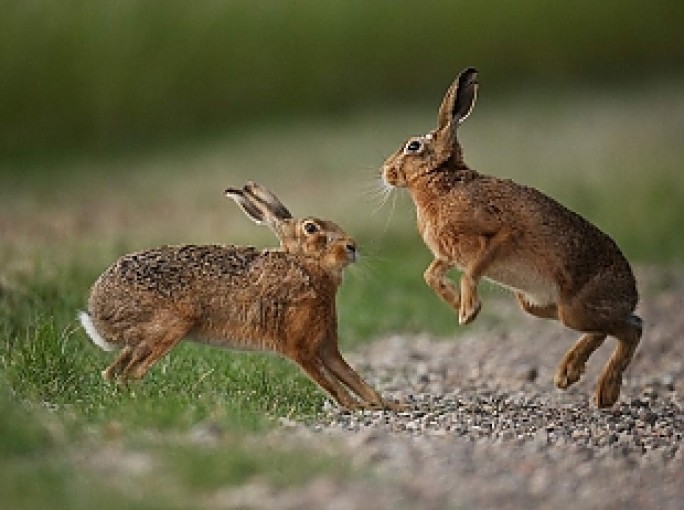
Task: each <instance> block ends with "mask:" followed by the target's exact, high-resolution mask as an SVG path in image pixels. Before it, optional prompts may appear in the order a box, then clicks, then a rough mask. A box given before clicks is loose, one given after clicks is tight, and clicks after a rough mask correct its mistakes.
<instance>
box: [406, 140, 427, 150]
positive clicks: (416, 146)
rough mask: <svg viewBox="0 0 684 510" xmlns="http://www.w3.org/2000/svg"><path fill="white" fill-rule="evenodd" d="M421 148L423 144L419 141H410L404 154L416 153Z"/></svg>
mask: <svg viewBox="0 0 684 510" xmlns="http://www.w3.org/2000/svg"><path fill="white" fill-rule="evenodd" d="M422 148H423V144H422V143H420V141H419V140H411V141H410V142H409V143H407V144H406V147H405V148H404V151H405V152H418V151H420V150H421V149H422Z"/></svg>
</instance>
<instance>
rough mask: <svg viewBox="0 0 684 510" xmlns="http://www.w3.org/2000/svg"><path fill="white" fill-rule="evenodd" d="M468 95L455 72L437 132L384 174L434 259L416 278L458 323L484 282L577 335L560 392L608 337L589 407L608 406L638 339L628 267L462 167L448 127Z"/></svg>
mask: <svg viewBox="0 0 684 510" xmlns="http://www.w3.org/2000/svg"><path fill="white" fill-rule="evenodd" d="M477 87H478V83H477V71H476V70H475V69H473V68H469V69H466V70H464V71H463V72H462V73H461V74H460V75H459V76H458V78H457V79H456V80H455V81H454V82H453V84H452V85H451V87H450V88H449V90H448V91H447V93H446V95H445V97H444V99H443V101H442V104H441V106H440V109H439V114H438V127H437V129H435V130H434V131H432V132H430V133H428V134H427V135H425V136H419V137H414V138H410V139H409V140H408V141H407V142H406V143H405V144H404V146H403V147H402V148H401V149H399V150H398V151H397V152H396V153H394V154H393V155H392V156H390V157H389V158H388V159H387V161H385V164H384V166H383V178H384V180H385V182H386V183H387V184H388V185H390V186H393V187H403V188H407V189H408V191H409V193H410V195H411V197H412V199H413V202H414V204H415V206H416V210H417V219H418V230H419V232H420V234H421V236H422V237H423V240H424V241H425V243H426V244H427V246H428V247H429V248H430V250H431V251H432V253H433V255H434V257H435V259H434V261H433V262H432V263H431V264H430V266H429V267H428V269H427V270H426V271H425V280H426V282H427V284H428V285H429V286H430V287H431V288H432V289H434V290H435V292H436V293H437V294H438V295H439V296H440V297H441V298H442V299H443V300H444V301H446V302H447V303H448V304H449V305H450V306H451V307H452V308H453V309H454V310H455V311H456V312H457V313H458V317H459V322H460V323H461V324H467V323H469V322H471V321H472V320H474V319H475V317H476V316H477V314H478V312H479V310H480V306H481V305H480V300H479V298H478V294H477V285H478V282H479V280H480V279H481V278H482V277H485V278H488V279H490V280H492V281H494V282H497V283H499V284H500V285H502V286H504V287H507V288H510V289H511V290H513V291H514V292H515V294H516V297H517V299H518V301H519V303H520V305H521V307H522V308H523V309H524V310H525V311H527V312H529V313H531V314H532V315H535V316H538V317H543V318H550V319H557V320H559V321H561V322H562V323H563V324H565V325H566V326H568V327H570V328H572V329H575V330H578V331H581V332H583V333H585V334H584V335H583V336H582V337H581V338H580V340H579V341H578V342H577V343H576V345H575V346H574V347H573V348H572V349H570V350H569V351H568V353H567V354H566V355H565V357H564V358H563V360H562V361H561V363H560V366H559V368H558V372H557V375H556V385H557V386H558V387H559V388H563V389H565V388H567V387H568V386H570V385H571V384H573V383H575V382H576V381H578V380H579V378H580V376H581V374H582V373H583V372H584V366H585V363H586V361H587V359H588V358H589V356H590V355H591V354H592V353H593V352H594V350H596V349H597V348H598V347H599V346H600V345H601V343H602V342H603V340H604V339H605V338H606V336H607V335H612V336H614V337H616V338H617V340H618V345H617V348H616V349H615V351H614V353H613V355H612V357H611V358H610V360H609V362H608V364H607V365H606V367H605V368H604V370H603V372H602V374H601V377H600V380H599V383H598V385H597V387H596V394H595V400H596V403H597V404H598V406H600V407H607V406H610V405H612V404H613V403H615V401H616V400H617V398H618V396H619V393H620V385H621V382H622V373H623V372H624V370H625V369H626V368H627V365H628V364H629V362H630V360H631V358H632V355H633V354H634V351H635V349H636V347H637V345H638V343H639V340H640V338H641V331H642V328H641V319H640V318H638V317H637V316H635V315H633V312H634V309H635V308H636V305H637V301H638V295H637V289H636V283H635V281H634V276H633V274H632V270H631V268H630V265H629V263H628V262H627V260H626V259H625V257H624V256H623V255H622V253H621V251H620V249H619V248H618V247H617V245H616V244H615V242H614V241H613V240H612V239H611V238H610V237H609V236H608V235H606V234H605V233H603V232H602V231H601V230H599V229H598V228H597V227H596V226H594V225H592V224H591V223H590V222H588V221H587V220H585V219H584V218H582V217H581V216H579V215H578V214H576V213H574V212H572V211H570V210H569V209H567V208H565V207H563V206H562V205H561V204H559V203H558V202H556V201H555V200H553V199H552V198H550V197H548V196H546V195H544V194H543V193H541V192H539V191H537V190H535V189H532V188H529V187H527V186H523V185H520V184H517V183H515V182H513V181H510V180H505V179H499V178H496V177H490V176H487V175H482V174H480V173H478V172H476V171H474V170H472V169H470V168H468V166H467V165H466V164H465V162H464V161H463V151H462V149H461V146H460V144H459V142H458V138H457V127H458V125H459V124H460V123H461V122H463V120H465V118H466V117H467V116H468V115H469V114H470V111H471V110H472V108H473V106H474V103H475V99H476V96H477ZM452 267H456V268H458V269H460V270H461V271H462V275H461V280H460V284H459V285H458V286H456V285H455V284H454V283H453V282H452V281H450V280H449V279H448V278H447V276H446V273H447V271H449V270H450V269H451V268H452Z"/></svg>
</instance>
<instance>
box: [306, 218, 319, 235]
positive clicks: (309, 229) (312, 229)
mask: <svg viewBox="0 0 684 510" xmlns="http://www.w3.org/2000/svg"><path fill="white" fill-rule="evenodd" d="M304 232H306V233H307V234H315V233H316V232H318V225H316V224H315V223H313V222H311V221H307V222H306V223H304Z"/></svg>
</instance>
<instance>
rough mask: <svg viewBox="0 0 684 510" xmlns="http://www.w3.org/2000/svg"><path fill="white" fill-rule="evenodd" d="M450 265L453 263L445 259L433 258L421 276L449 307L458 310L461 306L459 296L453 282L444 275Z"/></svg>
mask: <svg viewBox="0 0 684 510" xmlns="http://www.w3.org/2000/svg"><path fill="white" fill-rule="evenodd" d="M452 267H453V264H451V263H450V262H449V261H447V260H444V259H435V260H433V261H432V263H431V264H430V265H429V266H428V268H427V269H426V270H425V273H424V274H423V277H424V278H425V283H427V284H428V286H429V287H430V288H431V289H432V290H434V291H435V293H436V294H437V295H438V296H439V297H440V298H442V300H444V301H445V302H446V303H447V304H448V305H449V306H450V307H451V308H453V309H454V310H455V311H456V312H458V311H459V309H460V307H461V297H460V294H459V291H458V289H456V286H455V285H454V283H453V282H452V281H451V280H449V278H447V276H446V274H447V271H449V269H451V268H452Z"/></svg>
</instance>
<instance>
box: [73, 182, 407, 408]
mask: <svg viewBox="0 0 684 510" xmlns="http://www.w3.org/2000/svg"><path fill="white" fill-rule="evenodd" d="M226 195H227V196H229V197H231V198H233V199H234V200H235V201H236V202H237V203H238V204H239V205H240V206H241V207H242V208H243V210H244V211H245V213H246V214H247V215H248V216H249V217H251V218H252V219H253V220H254V221H256V222H257V223H261V224H267V225H268V226H270V227H271V228H272V229H273V230H274V232H275V233H276V234H277V235H278V237H279V239H280V241H281V247H280V248H278V249H270V250H257V249H255V248H250V247H240V246H229V245H226V246H224V245H210V246H196V245H185V246H164V247H161V248H156V249H152V250H148V251H144V252H139V253H133V254H129V255H125V256H123V257H121V258H120V259H119V260H118V261H117V262H115V263H114V264H113V265H112V266H111V267H109V269H107V270H106V271H105V272H104V273H103V274H102V275H101V276H100V277H99V278H98V279H97V281H96V282H95V284H94V285H93V288H92V290H91V294H90V298H89V300H88V315H87V316H82V320H83V321H84V326H86V329H88V327H89V326H92V327H94V329H95V330H96V332H97V333H99V335H100V336H101V337H102V338H103V339H105V340H106V343H111V344H114V345H115V346H118V347H121V352H120V354H119V356H118V357H117V358H116V359H115V360H114V362H113V363H112V364H111V365H110V366H109V367H108V368H107V369H106V370H105V371H104V372H103V377H104V378H105V379H108V380H109V379H119V380H126V379H128V378H135V379H139V378H142V377H143V376H144V375H145V374H146V373H147V371H148V370H149V369H150V367H151V366H152V365H153V364H154V363H155V362H156V361H157V360H159V359H160V358H161V357H162V356H164V355H165V354H166V353H168V352H169V351H170V350H171V349H172V348H173V347H174V346H175V345H176V344H178V343H179V342H180V341H181V340H182V339H183V338H185V337H186V336H189V337H190V338H192V339H194V340H197V341H202V342H205V343H209V344H212V345H217V346H223V347H234V348H239V349H258V350H267V351H274V352H277V353H279V354H281V355H282V356H285V357H287V358H289V359H291V360H292V361H294V362H295V363H297V364H298V365H299V366H300V367H301V368H302V370H303V371H304V372H305V373H306V374H307V375H308V376H309V377H310V378H311V379H312V380H313V381H314V382H315V383H316V384H318V385H319V386H320V387H321V388H323V389H324V390H325V391H326V392H327V393H329V394H330V395H331V396H332V398H333V399H334V400H335V401H336V402H337V403H338V404H339V405H341V406H343V407H346V408H349V409H354V408H359V407H363V408H399V406H398V405H396V404H393V403H388V402H385V401H384V400H383V399H382V398H381V397H380V395H379V394H378V393H377V392H376V391H375V390H374V389H373V388H371V387H370V386H369V385H368V384H366V383H365V382H364V381H363V379H362V378H361V377H360V376H359V375H358V374H357V373H356V372H355V371H354V370H353V369H352V368H351V367H350V366H349V365H348V364H347V363H346V361H345V360H344V359H343V358H342V356H341V354H340V352H339V349H338V337H337V313H336V307H335V296H336V292H337V289H338V287H339V285H340V284H341V282H342V271H343V269H344V268H345V267H346V266H347V265H348V264H350V263H352V262H353V261H354V260H355V258H356V244H355V242H354V241H353V239H351V238H350V237H349V236H347V234H345V233H344V232H343V231H342V229H340V227H338V226H337V225H336V224H334V223H332V222H329V221H325V220H320V219H317V218H305V219H301V220H296V219H293V218H292V217H291V215H290V213H289V211H288V210H287V209H286V208H285V207H284V206H283V205H282V204H281V203H280V202H279V201H278V200H277V198H276V197H275V196H274V195H273V194H271V193H270V192H268V191H267V190H266V189H264V188H261V187H260V186H258V185H256V184H254V183H248V184H247V185H246V186H245V187H244V188H243V189H241V190H236V189H229V190H227V191H226ZM88 321H90V323H88ZM105 347H106V345H105ZM349 389H351V390H352V391H353V392H354V393H355V394H356V395H357V396H358V397H359V398H360V400H357V399H356V398H354V397H353V396H352V395H351V394H350V392H349V391H348V390H349Z"/></svg>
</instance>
